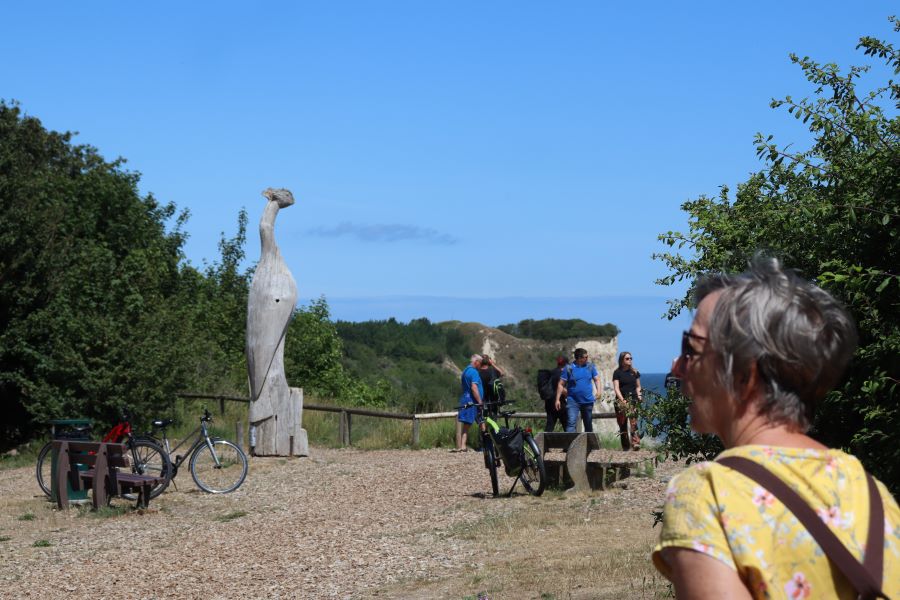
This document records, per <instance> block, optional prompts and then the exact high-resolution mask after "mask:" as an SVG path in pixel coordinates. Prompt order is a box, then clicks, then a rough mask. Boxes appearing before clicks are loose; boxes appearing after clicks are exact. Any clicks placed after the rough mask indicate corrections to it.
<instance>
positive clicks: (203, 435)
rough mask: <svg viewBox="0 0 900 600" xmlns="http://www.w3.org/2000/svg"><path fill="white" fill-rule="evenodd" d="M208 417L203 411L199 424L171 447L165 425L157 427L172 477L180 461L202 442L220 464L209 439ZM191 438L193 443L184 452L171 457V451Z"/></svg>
mask: <svg viewBox="0 0 900 600" xmlns="http://www.w3.org/2000/svg"><path fill="white" fill-rule="evenodd" d="M209 417H210V415H209V411H205V415H204V417H202V418H201V419H200V426H199V427H197V428H196V429H194V430H193V431H192V432H190V433H189V434H188V435H186V436H185V437H184V439H183V440H181V441H180V442H178V444H177V445H176V446H175V447H174V448H172V447H171V445H170V444H169V436H168V435H166V426H165V425H163V426H162V427H159V428H158V429H160V430H161V431H162V440H161V441H162V447H163V448H164V449H165V451H166V454H168V455H169V460H170V461H171V462H172V477H173V478H174V477H175V476H176V475H177V474H178V467H180V466H181V465H182V463H184V461H186V460H187V459H188V457H190V455H191V454H193V453H194V451H195V450H196V449H197V448H198V447H199V446H201V445H203V444H205V445H206V446H208V447H209V451H210V453H211V454H212V456H213V459H214V460H215V461H216V466H221V463H220V462H219V457H218V455H217V454H216V451H215V448H214V447H213V445H212V441H211V440H210V437H209V431H208V430H207V428H206V423H207V420H208V419H209ZM195 436H196V437H195ZM149 437H153V438H154V439H156V438H155V437H154V436H152V435H151V436H149ZM192 438H193V443H192V444H191V446H190V447H189V448H188V449H187V451H186V452H185V453H184V454H176V455H175V458H174V459H173V458H172V453H173V452H177V451H178V449H179V448H181V447H182V446H183V445H184V444H185V443H187V442H188V440H191V439H192Z"/></svg>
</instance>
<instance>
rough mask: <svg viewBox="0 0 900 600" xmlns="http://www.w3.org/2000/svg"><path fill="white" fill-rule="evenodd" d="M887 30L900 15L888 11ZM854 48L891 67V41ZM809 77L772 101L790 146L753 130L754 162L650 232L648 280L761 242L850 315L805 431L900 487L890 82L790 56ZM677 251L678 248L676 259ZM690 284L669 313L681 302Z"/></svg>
mask: <svg viewBox="0 0 900 600" xmlns="http://www.w3.org/2000/svg"><path fill="white" fill-rule="evenodd" d="M890 21H891V23H892V24H893V25H894V32H897V31H900V21H898V20H897V19H896V18H895V17H891V19H890ZM857 48H858V49H862V51H863V53H864V55H866V56H869V57H873V58H876V59H879V60H880V61H882V62H883V63H884V64H885V65H886V66H887V68H888V70H889V71H892V72H893V74H894V76H896V75H897V74H898V73H900V53H898V51H897V50H896V49H895V48H894V47H893V45H892V44H890V43H887V42H884V41H881V40H878V39H875V38H872V37H863V38H861V39H860V41H859V45H858V46H857ZM791 61H792V62H793V63H795V64H797V65H799V66H800V68H801V69H802V70H803V73H804V75H805V76H806V79H807V80H808V81H809V82H811V83H812V84H813V85H814V88H815V92H814V96H813V97H812V98H804V99H802V100H799V101H798V100H794V99H793V98H791V97H790V96H788V97H786V98H784V99H783V100H773V101H772V104H771V106H772V107H773V108H787V111H788V113H789V114H792V115H793V116H794V117H795V118H797V119H800V120H802V122H803V123H806V124H807V125H808V127H809V131H810V133H811V134H812V139H813V143H812V146H811V147H810V148H809V149H808V150H805V151H802V152H801V151H793V150H790V149H789V147H787V146H781V145H779V144H778V143H776V142H775V141H774V139H773V136H767V137H764V136H763V135H762V134H758V135H757V139H756V141H755V143H756V148H757V154H758V156H759V157H760V158H761V159H762V160H763V161H764V165H765V166H764V167H763V169H762V170H760V171H759V172H758V173H755V174H753V175H752V176H751V177H750V178H749V179H748V180H747V181H746V182H745V183H743V184H741V185H739V186H738V187H737V192H736V193H735V194H734V196H732V195H731V194H730V190H729V189H728V188H727V187H723V188H722V189H721V191H720V193H719V195H718V196H717V197H715V198H709V197H706V196H701V197H700V198H698V199H697V200H693V201H689V202H686V203H685V204H684V205H683V206H682V208H683V209H684V210H685V211H686V212H687V213H688V215H689V218H688V225H689V232H688V233H687V234H683V233H680V232H675V231H670V232H667V233H665V234H662V235H660V236H659V239H660V240H661V241H663V242H665V243H666V244H667V245H668V246H669V247H671V248H673V251H668V252H664V253H660V254H657V255H655V258H658V259H661V260H662V261H663V262H665V263H666V264H667V265H668V267H669V269H670V270H671V273H670V274H669V275H668V276H666V277H664V278H662V279H661V280H659V281H658V283H661V284H664V285H671V284H673V283H675V282H676V281H682V280H688V281H695V280H696V279H697V278H698V277H700V276H702V275H703V274H705V273H709V272H713V271H743V270H744V269H745V268H746V265H747V262H748V261H749V259H750V258H751V256H752V255H753V254H754V253H755V252H756V251H757V250H760V249H763V250H767V251H769V252H771V253H774V254H777V255H779V256H780V257H781V258H782V259H783V260H784V262H785V264H786V265H788V266H791V267H793V268H795V269H797V270H798V271H799V272H800V273H801V274H802V275H804V276H806V277H808V278H810V279H815V280H817V281H818V283H819V284H820V285H821V286H823V287H824V288H826V289H828V290H829V291H830V292H831V293H832V294H834V295H835V296H836V297H838V298H840V299H841V300H842V301H843V302H844V303H845V305H846V306H847V308H848V309H849V311H850V312H851V314H852V315H853V317H854V318H855V320H856V323H857V326H858V329H859V333H860V345H859V349H858V351H857V353H856V355H855V359H854V361H853V363H852V365H851V366H850V368H849V370H848V374H847V376H846V378H845V382H844V383H843V385H842V386H841V387H840V388H839V389H837V390H835V391H834V392H832V393H831V394H829V395H828V397H827V398H826V399H825V401H824V402H823V403H822V405H821V406H820V407H819V409H818V412H817V418H816V421H815V424H814V426H813V430H812V434H813V435H814V436H816V437H817V438H818V439H820V440H822V441H823V442H824V443H826V444H829V445H832V446H837V447H843V448H846V449H849V450H851V451H852V452H853V453H854V454H856V455H857V456H858V457H860V458H861V459H862V460H863V462H864V463H865V465H866V468H867V469H869V470H870V471H871V472H873V473H874V474H876V475H877V476H878V477H879V478H881V479H882V480H883V481H884V482H885V483H886V484H887V485H889V486H890V487H891V489H892V490H893V492H894V493H895V494H896V493H897V492H898V491H900V407H898V401H897V400H898V398H897V392H898V384H900V303H898V300H897V298H898V293H900V274H898V271H897V269H898V265H900V239H898V238H900V229H898V226H897V225H898V223H900V119H898V117H897V111H898V110H900V84H898V83H897V82H896V81H895V80H894V79H889V80H888V81H887V82H886V83H885V84H884V85H881V86H878V87H875V88H874V89H872V90H871V91H868V92H864V91H863V90H862V89H861V88H860V86H859V84H860V83H861V78H862V77H863V76H864V75H866V74H867V73H869V71H870V67H869V66H854V67H850V69H849V70H847V71H846V72H841V70H840V69H839V67H838V66H837V65H833V64H826V65H822V64H819V63H817V62H815V61H813V60H811V59H810V58H808V57H804V58H800V57H798V56H796V55H791ZM677 250H687V251H688V252H689V253H688V254H687V255H685V254H681V253H678V252H677ZM690 297H691V291H689V292H688V293H687V294H686V295H685V296H684V298H681V299H680V300H676V301H673V302H672V303H671V305H670V310H669V315H670V317H671V316H674V315H676V314H678V313H679V312H680V311H681V310H682V309H683V308H685V307H687V306H689V304H690Z"/></svg>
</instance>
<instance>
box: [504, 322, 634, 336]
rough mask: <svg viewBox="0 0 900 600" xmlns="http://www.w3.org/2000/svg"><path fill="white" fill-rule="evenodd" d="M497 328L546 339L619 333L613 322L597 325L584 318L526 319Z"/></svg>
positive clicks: (510, 332)
mask: <svg viewBox="0 0 900 600" xmlns="http://www.w3.org/2000/svg"><path fill="white" fill-rule="evenodd" d="M497 329H499V330H500V331H504V332H506V333H508V334H510V335H514V336H516V337H520V338H529V339H533V340H544V341H555V340H566V339H570V338H579V337H580V338H594V337H610V338H611V337H615V336H617V335H619V328H618V327H616V326H615V325H613V324H612V323H606V324H604V325H597V324H594V323H588V322H587V321H584V320H582V319H539V320H535V319H525V320H524V321H519V322H518V323H516V324H512V323H510V324H508V325H500V326H499V327H497Z"/></svg>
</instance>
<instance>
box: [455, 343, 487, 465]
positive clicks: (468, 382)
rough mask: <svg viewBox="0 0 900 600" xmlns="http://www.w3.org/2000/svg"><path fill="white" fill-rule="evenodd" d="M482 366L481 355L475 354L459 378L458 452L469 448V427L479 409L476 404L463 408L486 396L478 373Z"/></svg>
mask: <svg viewBox="0 0 900 600" xmlns="http://www.w3.org/2000/svg"><path fill="white" fill-rule="evenodd" d="M480 366H481V355H480V354H473V355H472V358H471V359H470V362H469V366H467V367H466V368H465V369H464V370H463V372H462V375H461V376H460V378H459V383H460V387H461V388H462V393H461V394H460V395H459V416H458V417H457V421H459V423H460V425H459V426H457V428H456V451H457V452H465V451H466V450H467V448H466V442H467V441H468V437H469V427H470V426H471V425H472V423H474V422H475V415H476V413H477V410H478V409H477V407H475V406H470V407H469V408H463V406H465V405H466V404H469V403H471V402H474V403H476V404H481V402H482V398H484V387H483V386H482V383H481V375H479V373H478V368H479V367H480Z"/></svg>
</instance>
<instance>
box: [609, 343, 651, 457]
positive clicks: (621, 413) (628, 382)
mask: <svg viewBox="0 0 900 600" xmlns="http://www.w3.org/2000/svg"><path fill="white" fill-rule="evenodd" d="M612 378H613V390H614V391H615V393H616V405H615V408H616V422H617V423H618V424H619V440H620V441H621V442H622V450H628V448H629V446H630V447H631V449H632V450H640V449H641V436H640V435H638V431H637V417H635V415H634V409H635V408H636V407H637V406H639V405H640V402H641V400H642V399H643V397H644V396H643V393H642V391H641V373H640V371H638V370H637V369H635V368H634V357H632V355H631V352H622V353H621V354H619V368H618V369H616V370H615V371H613V376H612ZM629 421H630V422H631V442H630V443H629V440H628V423H629Z"/></svg>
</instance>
